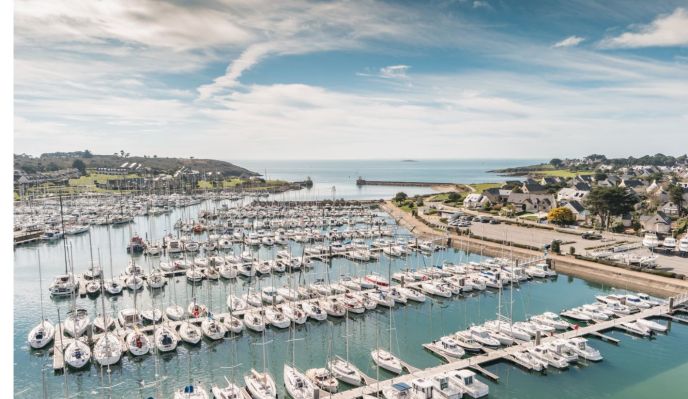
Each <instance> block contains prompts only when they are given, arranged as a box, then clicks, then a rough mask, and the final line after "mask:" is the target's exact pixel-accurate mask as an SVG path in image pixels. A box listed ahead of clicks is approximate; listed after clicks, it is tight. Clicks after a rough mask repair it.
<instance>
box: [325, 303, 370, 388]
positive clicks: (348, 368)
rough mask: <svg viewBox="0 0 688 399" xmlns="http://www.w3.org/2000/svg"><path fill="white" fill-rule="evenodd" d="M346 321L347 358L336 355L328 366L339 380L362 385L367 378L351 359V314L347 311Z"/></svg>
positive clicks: (358, 385)
mask: <svg viewBox="0 0 688 399" xmlns="http://www.w3.org/2000/svg"><path fill="white" fill-rule="evenodd" d="M344 323H345V328H346V330H345V335H344V339H345V343H346V346H345V347H346V358H344V359H342V358H341V357H339V356H334V358H332V359H331V360H330V361H329V362H327V368H328V369H329V370H330V372H331V373H332V375H333V376H334V377H335V378H337V379H338V380H340V381H342V382H344V383H347V384H349V385H353V386H356V387H360V386H361V385H363V384H364V383H365V380H364V378H363V373H361V371H360V370H359V369H358V368H356V366H354V365H353V363H351V362H350V361H349V337H350V335H349V315H348V313H347V315H346V319H345V321H344Z"/></svg>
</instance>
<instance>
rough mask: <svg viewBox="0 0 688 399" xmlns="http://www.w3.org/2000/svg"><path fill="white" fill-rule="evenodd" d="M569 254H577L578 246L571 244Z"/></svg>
mask: <svg viewBox="0 0 688 399" xmlns="http://www.w3.org/2000/svg"><path fill="white" fill-rule="evenodd" d="M569 254H571V255H576V247H574V246H570V247H569Z"/></svg>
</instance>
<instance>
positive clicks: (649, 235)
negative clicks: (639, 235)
mask: <svg viewBox="0 0 688 399" xmlns="http://www.w3.org/2000/svg"><path fill="white" fill-rule="evenodd" d="M643 246H644V247H646V248H650V249H654V248H657V247H658V246H659V238H657V233H655V232H652V231H648V232H646V233H645V236H644V237H643Z"/></svg>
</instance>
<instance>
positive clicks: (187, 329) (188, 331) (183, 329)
mask: <svg viewBox="0 0 688 399" xmlns="http://www.w3.org/2000/svg"><path fill="white" fill-rule="evenodd" d="M202 336H203V332H202V331H201V328H200V327H198V326H197V325H195V324H193V323H191V322H190V321H188V320H187V321H184V322H182V323H181V324H180V325H179V338H181V339H182V341H184V342H186V343H188V344H191V345H196V344H197V343H199V342H201V338H202Z"/></svg>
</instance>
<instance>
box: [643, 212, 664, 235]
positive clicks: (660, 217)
mask: <svg viewBox="0 0 688 399" xmlns="http://www.w3.org/2000/svg"><path fill="white" fill-rule="evenodd" d="M640 225H641V226H643V229H644V230H645V231H654V232H657V233H660V234H668V233H669V232H670V231H671V218H670V217H669V216H667V215H666V214H665V213H664V212H662V211H657V213H655V214H654V215H644V216H641V217H640Z"/></svg>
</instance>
